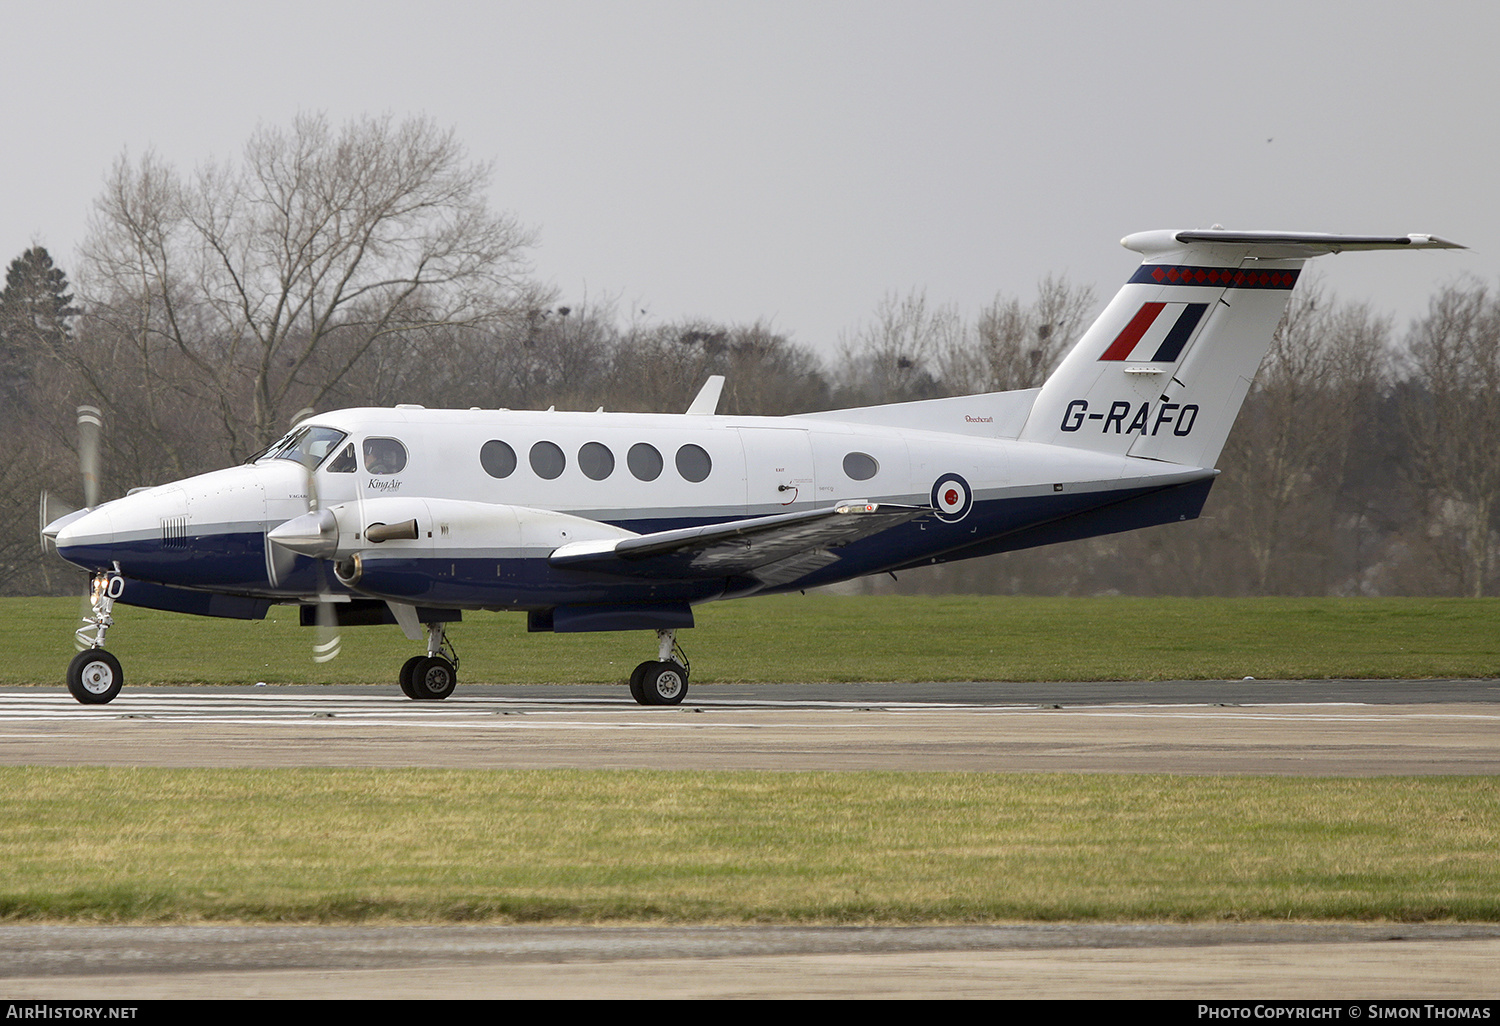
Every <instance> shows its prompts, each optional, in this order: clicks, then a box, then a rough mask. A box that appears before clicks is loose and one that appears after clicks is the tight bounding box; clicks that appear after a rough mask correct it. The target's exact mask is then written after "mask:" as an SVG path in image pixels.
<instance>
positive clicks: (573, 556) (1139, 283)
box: [43, 227, 1462, 705]
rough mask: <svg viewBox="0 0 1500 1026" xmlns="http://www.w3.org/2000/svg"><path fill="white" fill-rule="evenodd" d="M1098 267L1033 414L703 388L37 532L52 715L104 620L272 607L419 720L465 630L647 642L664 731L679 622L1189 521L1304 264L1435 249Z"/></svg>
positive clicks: (438, 419)
mask: <svg viewBox="0 0 1500 1026" xmlns="http://www.w3.org/2000/svg"><path fill="white" fill-rule="evenodd" d="M1123 244H1124V246H1125V247H1126V248H1127V249H1130V250H1134V251H1135V252H1137V253H1140V254H1141V255H1142V256H1143V258H1144V259H1143V262H1142V263H1141V265H1140V267H1139V268H1137V269H1136V271H1135V273H1134V274H1132V275H1131V277H1130V280H1129V281H1128V282H1127V283H1126V284H1125V286H1124V287H1123V288H1121V289H1120V291H1119V292H1118V293H1117V294H1116V295H1115V297H1114V299H1113V300H1112V301H1111V302H1110V304H1109V305H1108V306H1107V307H1106V308H1105V310H1104V312H1103V313H1102V314H1100V316H1099V318H1098V320H1096V321H1095V322H1094V324H1093V325H1092V327H1090V328H1089V330H1088V331H1087V332H1086V333H1085V334H1084V335H1083V337H1082V338H1081V339H1079V341H1078V342H1077V344H1076V345H1075V346H1074V347H1073V349H1072V350H1071V351H1070V352H1069V353H1068V354H1067V356H1066V357H1065V358H1064V359H1063V360H1062V362H1061V363H1060V364H1059V366H1058V367H1057V369H1056V370H1055V371H1054V372H1053V373H1052V375H1051V376H1050V377H1049V378H1048V379H1047V381H1046V383H1045V384H1043V385H1042V386H1041V387H1040V388H1031V389H1023V390H1019V391H1011V392H992V393H987V394H982V395H970V396H962V397H957V398H949V399H933V400H926V401H922V402H911V403H899V404H895V405H887V406H873V407H866V408H862V409H851V410H834V411H831V412H826V413H809V414H803V415H800V416H792V417H726V416H718V415H716V414H715V409H716V407H717V404H718V396H719V390H720V388H721V386H722V384H723V379H722V378H711V379H709V381H708V383H707V384H706V385H705V386H704V388H703V390H702V392H700V393H699V395H698V397H697V398H696V399H695V400H694V401H693V403H692V405H691V406H690V407H689V408H688V410H687V412H686V413H684V414H638V413H605V412H598V413H559V412H554V411H551V410H549V411H546V412H522V411H511V410H478V409H474V410H429V409H423V408H421V407H417V406H397V407H395V408H394V409H369V408H366V409H350V410H337V411H334V412H331V413H327V414H320V415H316V416H312V417H309V418H307V419H305V420H303V421H301V422H300V423H298V424H297V425H296V427H294V428H293V429H292V431H291V433H290V434H288V435H287V436H286V437H285V438H283V439H281V440H280V441H278V442H276V443H275V444H274V445H272V446H270V447H269V448H268V449H266V450H264V451H263V452H261V453H260V454H258V455H257V456H255V457H253V458H252V459H251V460H250V461H249V462H248V463H246V464H245V465H243V466H238V467H231V468H229V469H227V470H219V471H215V472H213V473H210V474H204V475H201V476H198V477H193V478H189V479H187V480H184V481H179V482H176V483H175V484H168V485H162V486H159V487H155V488H147V489H144V490H140V491H136V492H134V493H132V494H130V495H127V496H125V497H124V498H121V499H116V500H114V501H112V502H106V503H103V504H102V505H97V506H94V508H90V509H84V510H80V511H77V512H75V513H72V514H70V515H68V516H65V517H61V518H58V519H56V520H54V521H53V522H52V523H50V524H48V525H47V526H46V527H45V528H44V529H43V534H44V535H45V537H47V538H48V539H50V540H51V541H52V543H53V544H55V545H56V548H57V551H58V553H59V554H60V555H61V556H62V557H63V558H64V559H66V560H68V561H69V562H71V563H74V564H76V565H77V566H80V567H82V568H83V569H84V570H86V571H88V572H89V573H90V574H91V575H92V583H91V588H90V598H91V609H90V611H89V613H88V615H87V616H85V617H84V623H83V626H82V627H81V628H80V629H79V630H78V641H79V645H80V648H81V649H82V650H81V651H80V652H79V654H78V655H77V657H75V658H74V660H73V662H72V664H71V665H70V666H69V668H68V689H69V691H71V692H72V694H73V696H74V697H75V698H77V699H78V701H80V702H84V703H91V704H96V703H103V702H109V701H110V700H111V699H113V698H114V697H115V695H117V694H118V693H119V691H120V687H121V685H122V684H123V682H124V675H123V673H122V671H121V667H120V663H119V661H118V660H117V659H116V658H115V657H114V656H113V655H111V654H110V653H109V652H107V651H106V650H105V649H104V647H103V646H104V640H105V633H106V631H107V630H108V629H109V628H110V627H111V626H112V625H113V623H114V621H113V618H112V609H113V606H114V603H115V602H122V603H125V604H127V605H134V606H145V607H149V608H154V609H165V610H172V611H175V612H180V613H190V614H195V615H199V616H223V617H237V618H241V619H259V618H262V617H264V616H265V615H266V611H267V610H268V609H269V608H270V607H271V606H272V605H273V604H277V603H295V604H298V605H300V606H301V607H302V622H303V624H304V625H307V626H319V627H320V628H321V630H320V636H321V637H323V638H325V639H326V640H325V644H326V645H327V646H329V647H333V646H336V644H337V628H338V627H339V626H343V625H352V624H376V623H390V624H397V625H399V626H400V627H401V628H402V630H403V631H405V633H406V636H407V637H408V638H409V639H411V640H412V641H414V642H416V641H422V640H425V641H426V652H425V654H419V655H414V656H413V657H412V658H411V659H409V660H407V661H406V663H405V665H403V666H402V667H401V669H400V673H399V680H400V684H401V690H402V691H403V692H404V693H405V694H406V695H407V696H408V697H410V698H413V699H419V700H421V699H441V698H446V697H447V696H448V695H450V694H452V692H453V689H454V686H455V684H456V682H457V676H458V674H457V670H458V658H457V655H456V653H455V652H454V650H453V647H452V643H451V641H450V640H449V639H448V638H447V636H446V634H445V629H446V627H447V625H448V624H451V623H453V622H455V621H458V620H460V619H461V618H462V616H463V611H464V610H477V609H490V610H514V611H517V612H524V613H525V614H526V616H527V626H528V628H529V629H530V630H533V631H557V632H573V631H627V630H637V631H655V632H656V639H657V653H656V656H657V657H656V658H655V659H654V660H648V661H646V662H643V663H641V664H640V666H638V667H637V668H636V669H635V671H634V672H633V673H632V674H631V677H630V690H631V694H632V695H633V696H634V698H635V700H636V701H637V702H640V703H642V704H644V705H673V704H676V703H679V702H681V701H682V699H683V696H684V695H685V694H686V692H687V686H688V661H687V659H686V657H685V656H684V655H683V654H682V650H681V648H680V646H678V645H677V632H678V631H680V630H682V629H683V628H687V627H691V626H692V625H693V607H694V606H696V605H698V604H700V603H703V602H709V601H713V600H715V599H726V598H736V597H739V596H743V595H755V594H771V593H776V592H785V591H792V590H796V589H803V588H810V587H815V586H818V585H824V584H832V583H834V582H837V581H846V580H849V579H851V578H854V577H859V576H862V575H865V574H874V573H884V572H887V571H896V570H901V569H903V568H905V567H914V566H921V565H926V564H931V563H942V562H947V561H949V560H957V559H969V558H972V557H975V556H986V555H989V554H991V553H996V552H1006V551H1009V550H1012V549H1023V548H1029V547H1031V546H1036V545H1045V544H1049V543H1052V542H1060V541H1067V540H1070V539H1075V538H1087V537H1090V536H1094V535H1102V534H1109V533H1113V532H1116V531H1127V530H1132V529H1134V528H1139V527H1148V526H1152V525H1155V524H1165V523H1170V522H1173V521H1180V520H1191V519H1193V518H1195V517H1197V516H1198V514H1199V512H1200V511H1201V510H1202V508H1203V503H1204V500H1205V499H1206V498H1207V497H1208V492H1209V489H1210V488H1211V487H1212V486H1213V482H1214V477H1215V476H1216V475H1217V474H1218V471H1217V470H1215V469H1213V468H1214V463H1215V462H1216V461H1217V459H1218V456H1219V452H1220V450H1221V449H1222V448H1223V445H1224V441H1225V438H1226V436H1227V435H1228V433H1229V429H1230V426H1231V425H1232V424H1233V423H1234V419H1235V415H1236V414H1237V412H1238V411H1239V408H1240V404H1241V402H1242V401H1243V400H1244V398H1245V394H1246V392H1247V391H1248V389H1249V388H1250V383H1251V379H1253V378H1254V376H1255V373H1256V370H1257V368H1258V367H1259V366H1260V362H1261V359H1262V358H1263V357H1264V356H1265V353H1266V351H1267V349H1268V348H1269V346H1270V343H1271V337H1272V333H1273V332H1274V330H1275V328H1276V325H1277V322H1278V320H1279V319H1280V317H1281V315H1282V312H1283V310H1285V308H1286V305H1287V301H1288V299H1289V297H1290V295H1291V292H1292V288H1293V287H1294V286H1295V285H1296V283H1297V276H1298V274H1299V273H1300V269H1301V267H1302V265H1303V264H1304V263H1305V262H1306V261H1307V260H1308V259H1309V258H1311V257H1315V256H1319V255H1322V254H1326V253H1338V252H1341V251H1343V250H1375V249H1431V248H1438V249H1449V248H1462V247H1458V246H1455V244H1453V243H1451V242H1447V241H1445V240H1443V239H1440V238H1437V237H1434V236H1430V235H1408V236H1397V237H1383V236H1376V237H1370V236H1346V235H1324V234H1313V233H1301V232H1296V233H1286V232H1233V231H1225V230H1223V229H1219V228H1217V227H1216V228H1214V229H1211V230H1206V231H1154V232H1143V233H1140V234H1137V235H1131V236H1129V237H1127V238H1126V239H1124V240H1123ZM83 419H84V421H85V423H86V422H87V421H88V420H89V419H91V418H88V417H85V418H83ZM86 426H87V424H86ZM93 430H94V431H97V422H95V426H94V428H93ZM93 444H97V435H96V434H95V435H94V436H93ZM81 448H83V449H85V450H87V449H88V448H89V436H88V435H87V434H86V435H85V436H84V444H83V445H81ZM89 474H90V470H89V464H88V459H87V457H86V458H85V479H86V481H87V480H88V478H89ZM87 490H88V489H87V488H86V491H87ZM95 490H97V489H95ZM89 501H90V504H91V505H93V504H94V502H95V498H94V497H93V496H90V497H89ZM315 651H316V649H315Z"/></svg>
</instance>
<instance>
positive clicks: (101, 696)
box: [68, 570, 125, 705]
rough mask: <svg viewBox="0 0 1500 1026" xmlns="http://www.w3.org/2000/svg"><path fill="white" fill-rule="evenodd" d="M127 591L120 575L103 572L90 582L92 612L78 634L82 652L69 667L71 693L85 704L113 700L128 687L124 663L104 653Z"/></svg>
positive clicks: (90, 611)
mask: <svg viewBox="0 0 1500 1026" xmlns="http://www.w3.org/2000/svg"><path fill="white" fill-rule="evenodd" d="M124 590H125V578H123V577H121V576H120V575H119V573H118V572H116V571H111V570H101V571H100V572H99V573H96V574H95V575H94V577H93V580H92V581H90V582H89V613H88V615H87V616H85V617H84V618H83V626H82V627H79V628H78V630H77V631H75V632H74V637H76V638H77V639H78V647H79V649H80V650H81V651H79V653H78V654H77V655H76V656H74V657H73V661H72V662H71V663H69V664H68V692H69V694H71V695H72V696H73V697H74V698H76V699H78V701H80V702H82V703H83V704H84V705H103V704H104V703H106V702H109V701H112V700H113V699H114V697H115V696H116V695H118V694H119V693H120V688H122V687H124V686H125V674H124V672H123V671H122V670H121V669H120V660H118V659H116V658H115V657H114V656H112V655H110V654H109V653H108V652H106V651H105V650H104V635H105V632H107V631H108V630H109V629H110V627H112V626H113V625H114V622H115V621H114V617H113V616H111V615H110V614H111V612H112V611H113V610H114V607H115V599H117V598H119V597H120V594H121V592H123V591H124Z"/></svg>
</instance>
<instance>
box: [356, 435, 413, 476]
mask: <svg viewBox="0 0 1500 1026" xmlns="http://www.w3.org/2000/svg"><path fill="white" fill-rule="evenodd" d="M364 448H365V469H366V470H367V471H369V472H370V473H371V474H399V473H401V471H402V470H404V469H405V468H406V446H404V445H402V444H401V443H400V442H398V441H396V440H395V439H394V438H366V439H365V446H364Z"/></svg>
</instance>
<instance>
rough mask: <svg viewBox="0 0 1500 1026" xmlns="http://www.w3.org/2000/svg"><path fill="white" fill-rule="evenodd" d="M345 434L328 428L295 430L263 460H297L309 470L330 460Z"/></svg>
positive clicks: (314, 427) (311, 427)
mask: <svg viewBox="0 0 1500 1026" xmlns="http://www.w3.org/2000/svg"><path fill="white" fill-rule="evenodd" d="M344 437H345V435H344V432H342V431H338V430H335V429H334V428H328V427H316V426H309V427H299V428H295V429H293V430H292V431H291V433H289V434H288V435H287V436H286V437H285V438H283V439H282V440H281V441H279V442H277V443H276V444H275V445H272V446H271V447H270V448H269V449H267V450H266V452H265V455H264V456H262V457H261V459H266V460H296V461H297V462H298V463H300V464H302V465H303V466H304V467H307V468H308V469H309V470H312V469H316V467H317V466H318V464H320V463H322V462H323V461H324V460H325V459H327V458H328V454H329V453H331V452H333V451H334V450H335V449H337V448H338V445H339V443H340V442H342V441H343V440H344Z"/></svg>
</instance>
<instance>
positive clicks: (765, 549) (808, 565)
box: [548, 503, 932, 585]
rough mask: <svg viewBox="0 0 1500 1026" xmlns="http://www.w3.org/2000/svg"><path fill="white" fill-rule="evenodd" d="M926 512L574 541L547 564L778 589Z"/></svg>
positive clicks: (777, 518) (816, 516) (813, 515)
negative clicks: (840, 551) (737, 579)
mask: <svg viewBox="0 0 1500 1026" xmlns="http://www.w3.org/2000/svg"><path fill="white" fill-rule="evenodd" d="M931 512H932V510H930V509H929V508H927V507H925V506H897V505H891V504H889V503H854V504H847V505H842V506H831V507H828V508H827V509H815V510H806V511H804V512H801V513H778V514H774V515H771V516H764V517H751V518H749V519H746V520H733V521H730V522H729V523H725V524H713V525H710V526H707V527H688V528H683V529H681V530H676V531H658V532H656V533H654V534H641V535H636V536H634V537H631V538H621V539H618V540H614V539H605V540H602V541H585V542H574V543H572V544H570V545H564V546H562V547H561V548H559V549H557V550H555V551H554V552H553V553H552V555H551V557H549V560H548V562H550V563H551V564H552V565H553V566H558V567H571V568H573V569H578V570H592V571H595V572H597V573H606V574H614V575H617V576H621V577H647V578H655V579H674V580H692V579H696V578H702V577H729V576H734V575H749V576H752V577H755V578H756V579H757V580H759V581H761V582H762V583H764V584H768V585H771V584H784V583H786V582H788V581H794V580H796V579H797V578H799V577H802V576H804V575H806V574H808V573H811V572H812V571H814V570H816V569H818V568H819V567H822V566H826V565H828V564H829V563H832V562H834V561H835V560H837V559H838V556H837V555H835V554H834V553H833V552H832V551H831V550H832V549H836V548H838V547H840V546H843V545H847V544H848V543H850V542H852V541H857V540H859V539H860V538H867V537H869V536H870V535H872V534H878V533H879V532H881V531H884V530H887V529H889V528H892V527H895V526H896V525H898V524H904V523H906V522H907V521H909V520H915V519H916V518H918V517H921V516H926V515H927V514H928V513H931Z"/></svg>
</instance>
